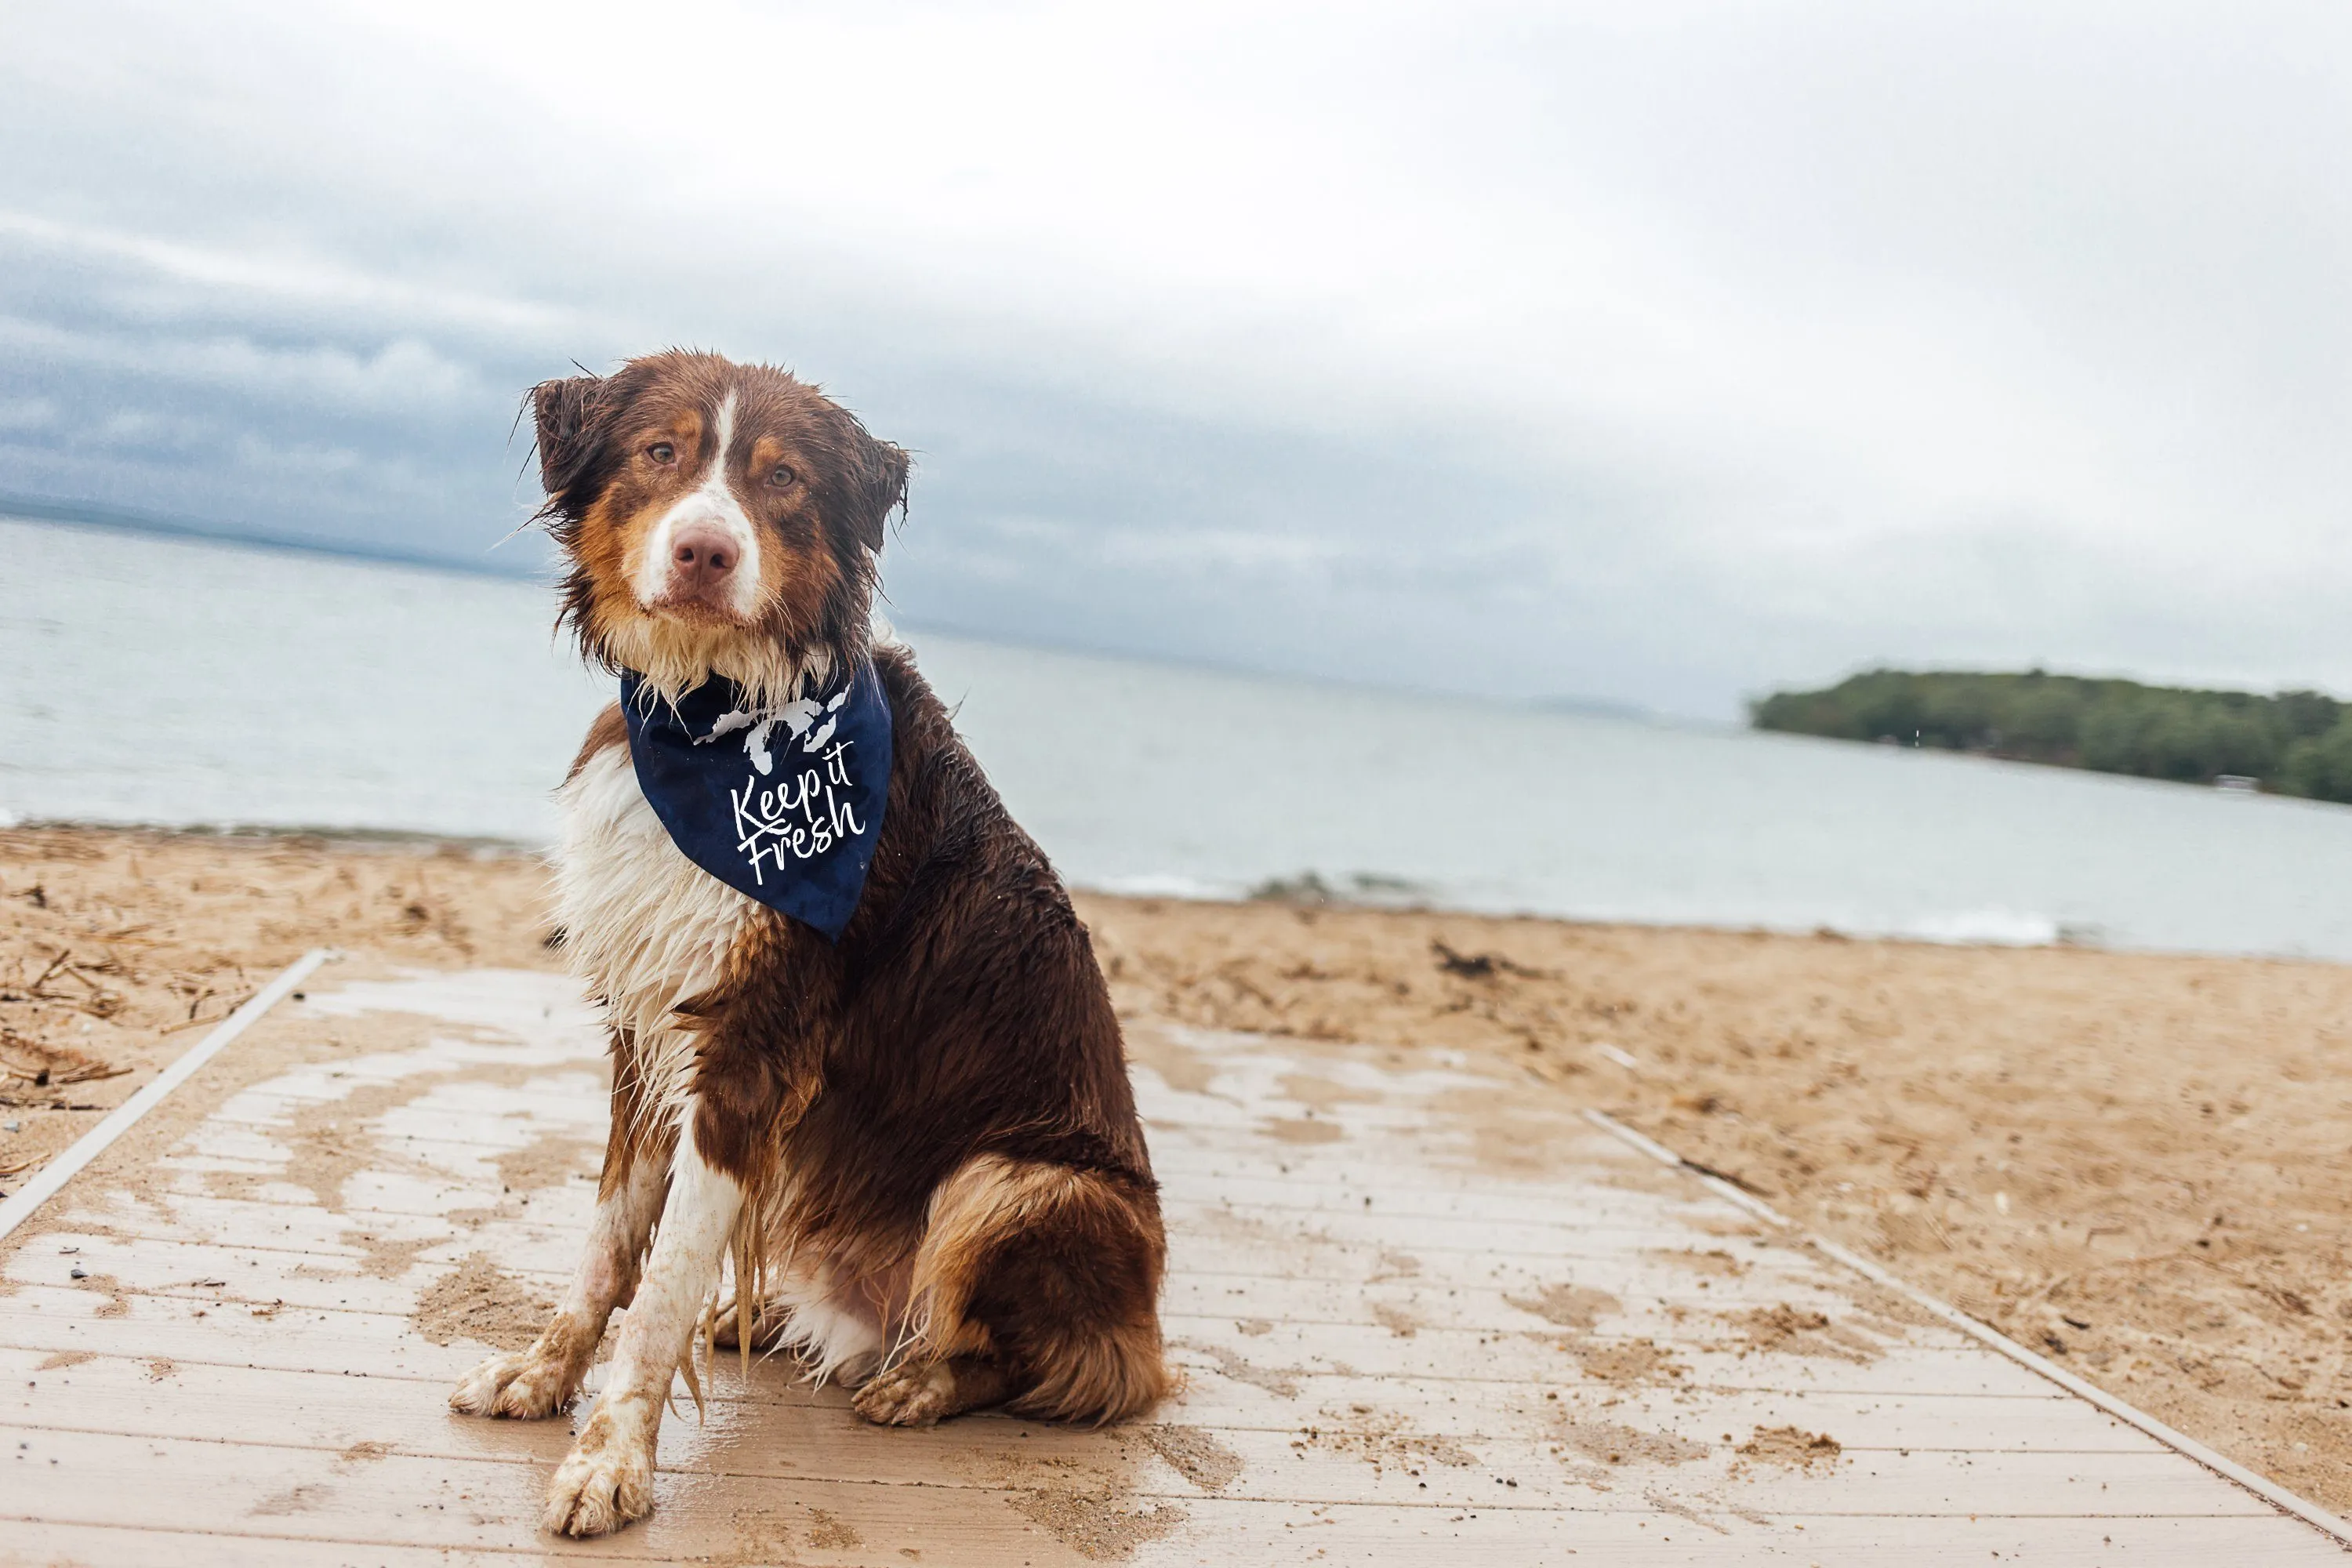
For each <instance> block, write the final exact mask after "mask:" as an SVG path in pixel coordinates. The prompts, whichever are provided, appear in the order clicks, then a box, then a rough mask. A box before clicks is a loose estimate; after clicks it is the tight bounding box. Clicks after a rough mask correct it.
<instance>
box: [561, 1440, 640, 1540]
mask: <svg viewBox="0 0 2352 1568" xmlns="http://www.w3.org/2000/svg"><path fill="white" fill-rule="evenodd" d="M653 1510H654V1445H653V1429H652V1427H651V1426H650V1424H648V1423H645V1422H641V1421H635V1420H632V1419H629V1418H628V1417H626V1416H624V1417H622V1418H620V1419H617V1420H616V1419H614V1413H613V1411H611V1410H609V1409H604V1408H600V1409H599V1410H598V1411H597V1412H596V1414H595V1415H592V1416H590V1417H589V1419H588V1428H587V1430H586V1431H584V1432H583V1433H581V1434H580V1441H579V1443H578V1444H577V1445H575V1446H574V1447H573V1448H572V1452H571V1453H570V1454H569V1455H568V1456H566V1457H565V1458H564V1461H563V1463H562V1465H560V1466H558V1467H557V1468H556V1471H555V1479H553V1480H552V1481H551V1482H549V1483H548V1487H547V1509H546V1511H545V1512H543V1513H542V1514H541V1516H540V1521H541V1523H542V1524H544V1525H545V1526H546V1527H547V1528H548V1529H549V1530H551V1531H553V1532H555V1533H556V1534H558V1535H608V1534H610V1533H612V1532H613V1531H616V1530H618V1529H620V1528H621V1527H622V1526H623V1525H625V1524H626V1523H628V1522H629V1521H631V1520H637V1519H643V1518H645V1517H646V1515H647V1514H649V1513H651V1512H653Z"/></svg>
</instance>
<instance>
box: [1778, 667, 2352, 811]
mask: <svg viewBox="0 0 2352 1568" xmlns="http://www.w3.org/2000/svg"><path fill="white" fill-rule="evenodd" d="M1748 718H1749V721H1750V722H1751V723H1753V724H1754V726H1755V727H1756V728H1757V729H1759V730H1780V731H1788V732H1790V733H1792V734H1799V735H1826V736H1830V737H1832V738H1833V739H1837V740H1844V741H1891V742H1897V743H1899V744H1902V745H1906V746H1908V745H1913V744H1917V745H1922V746H1935V747H1938V748H1941V749H1943V750H1946V751H1954V752H1979V753H1980V754H1983V755H1986V756H1994V757H2009V758H2013V759H2015V760H2017V761H2020V762H2029V763H2055V764H2056V765H2058V766H2060V767H2069V768H2089V769H2092V770H2094V771H2095V772H2098V773H2131V774H2135V775H2137V776H2138V777H2141V778H2151V779H2175V780H2179V782H2181V783H2184V784H2197V783H2204V784H2210V783H2211V782H2213V781H2214V780H2215V779H2218V778H2221V776H2223V775H2224V774H2236V775H2239V776H2242V777H2246V778H2252V779H2257V780H2259V781H2261V787H2263V789H2266V790H2271V791H2274V792H2276V793H2278V794H2281V795H2307V796H2310V797H2311V798H2313V799H2315V800H2336V801H2352V703H2344V702H2338V701H2337V700H2336V699H2334V698H2333V697H2328V696H2326V695H2324V694H2322V693H2320V692H2316V691H2282V692H2280V693H2278V694H2277V695H2276V696H2273V697H2262V696H2257V695H2256V694H2254V693H2253V692H2251V691H2195V690H2189V689H2183V688H2179V687H2171V686H2143V685H2141V684H2140V683H2139V682H2138V681H2136V680H2091V679H2084V678H2082V677H2080V676H2073V675H2049V674H2045V673H2044V672H2042V671H2041V670H2038V669H2036V670H2030V671H2028V672H2027V673H2025V674H2023V675H1975V674H1965V673H1953V672H1927V673H1920V674H1913V673H1911V672H1909V671H1907V670H1900V669H1874V670H1871V671H1869V672H1867V673H1866V674H1863V675H1856V676H1853V677H1851V678H1849V679H1845V680H1842V681H1840V682H1838V684H1837V685H1835V686H1832V687H1830V688H1828V689H1826V690H1822V691H1778V692H1774V693H1773V694H1772V695H1771V696H1769V697H1766V698H1763V699H1760V700H1757V701H1755V702H1751V703H1750V704H1749V705H1748Z"/></svg>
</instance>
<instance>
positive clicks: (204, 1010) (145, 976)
mask: <svg viewBox="0 0 2352 1568" xmlns="http://www.w3.org/2000/svg"><path fill="white" fill-rule="evenodd" d="M544 877H545V871H544V868H543V867H542V866H541V865H540V863H539V862H537V861H536V860H534V859H532V858H529V857H524V856H518V855H503V854H491V853H486V852H482V851H478V850H475V849H471V848H466V847H442V848H436V847H418V846H415V845H407V844H391V843H386V844H373V843H362V842H333V843H330V842H327V841H324V840H320V839H310V838H299V837H209V836H197V835H170V834H158V833H138V832H111V831H93V830H64V829H39V830H12V831H8V832H5V833H0V1059H5V1064H6V1067H7V1068H8V1070H9V1073H10V1075H11V1076H10V1077H9V1079H7V1081H6V1083H5V1089H0V1096H5V1101H6V1103H5V1108H0V1173H5V1174H0V1186H6V1187H12V1188H13V1186H14V1185H15V1184H16V1180H17V1179H20V1178H21V1176H22V1175H23V1174H24V1173H26V1172H27V1171H29V1170H31V1169H34V1168H37V1165H38V1164H39V1163H40V1162H41V1161H43V1160H44V1159H46V1158H47V1156H48V1155H50V1154H51V1153H53V1152H55V1151H56V1150H58V1149H59V1148H62V1147H64V1146H65V1145H66V1144H67V1143H68V1142H70V1141H71V1140H72V1139H73V1138H74V1137H76V1136H78V1135H79V1132H80V1131H83V1130H84V1129H86V1128H87V1127H88V1126H89V1125H90V1124H91V1123H92V1122H93V1121H95V1120H96V1119H97V1118H98V1117H99V1116H100V1115H101V1114H102V1113H103V1111H104V1110H105V1109H106V1108H108V1107H110V1106H112V1105H114V1104H116V1103H118V1102H119V1101H120V1100H121V1099H122V1098H124V1097H125V1096H126V1095H128V1094H129V1093H131V1091H132V1090H133V1089H136V1088H137V1087H138V1086H139V1085H140V1084H141V1083H142V1082H144V1081H146V1080H147V1079H148V1078H149V1077H151V1076H152V1073H153V1072H154V1071H155V1070H157V1069H158V1068H160V1067H161V1066H162V1065H163V1064H164V1063H166V1062H168V1061H169V1060H170V1059H172V1058H173V1057H174V1056H175V1055H176V1054H177V1053H178V1052H179V1051H181V1050H183V1049H184V1048H185V1047H187V1046H189V1045H191V1044H193V1043H194V1040H195V1039H197V1038H199V1037H201V1033H202V1026H203V1025H205V1023H207V1022H210V1021H212V1020H214V1019H216V1018H218V1017H219V1016H223V1015H224V1014H225V1013H226V1011H228V1010H229V1009H230V1008H231V1007H233V1006H234V1005H236V1003H237V1002H239V1001H240V1000H242V999H243V997H244V996H246V995H247V994H250V993H251V991H252V990H254V989H255V988H256V987H257V986H258V985H259V984H262V983H263V982H265V981H266V980H267V979H268V976H269V975H270V974H271V973H273V972H275V971H276V970H277V969H278V967H280V966H281V965H283V964H284V963H287V962H288V961H289V960H290V959H291V958H293V957H294V956H296V955H297V954H298V953H299V952H302V951H303V950H305V949H307V948H310V947H314V946H320V945H331V946H336V947H341V948H343V949H346V950H348V951H351V952H354V953H356V954H362V955H365V956H367V957H369V958H372V959H374V960H377V961H380V962H384V963H393V964H399V963H413V964H417V965H420V966H454V965H457V964H467V965H482V964H490V965H503V966H513V967H531V968H545V967H551V966H552V963H553V961H554V955H553V954H552V953H551V952H549V951H548V950H547V949H546V947H545V946H544V937H545V924H544V919H543V914H542V910H541V890H542V887H543V882H544ZM1079 902H1080V906H1081V910H1082V912H1083V913H1084V914H1085V916H1086V918H1087V921H1088V922H1089V923H1090V924H1091V925H1092V927H1093V929H1094V931H1095V933H1096V939H1097V948H1098V951H1099V952H1100V953H1101V956H1102V959H1103V962H1104V964H1105V967H1106V969H1107V970H1108V973H1109V974H1110V976H1111V981H1112V984H1113V987H1114V991H1115V994H1116V995H1117V997H1118V1003H1119V1005H1120V1009H1121V1012H1122V1015H1123V1016H1124V1017H1125V1018H1126V1020H1127V1023H1128V1027H1129V1037H1130V1041H1131V1047H1132V1050H1133V1052H1134V1054H1135V1055H1136V1056H1137V1057H1138V1058H1139V1059H1140V1060H1144V1061H1147V1062H1167V1061H1172V1060H1173V1059H1174V1058H1173V1056H1172V1055H1171V1052H1170V1048H1169V1047H1167V1046H1166V1045H1165V1044H1164V1043H1163V1042H1162V1041H1161V1039H1160V1026H1162V1025H1165V1024H1170V1023H1175V1024H1184V1025H1191V1026H1205V1027H1215V1028H1229V1029H1237V1030H1258V1031H1264V1032H1266V1033H1271V1034H1277V1035H1284V1036H1290V1037H1301V1038H1307V1039H1321V1040H1353V1041H1361V1042H1366V1043H1369V1044H1370V1045H1373V1046H1376V1047H1377V1046H1382V1045H1394V1046H1400V1047H1402V1046H1407V1045H1415V1046H1438V1047H1451V1048H1455V1049H1459V1050H1462V1051H1465V1052H1469V1053H1475V1054H1477V1055H1480V1056H1481V1057H1484V1058H1489V1059H1492V1060H1499V1061H1503V1062H1507V1063H1509V1064H1511V1065H1512V1069H1513V1070H1514V1071H1516V1072H1517V1073H1519V1074H1521V1075H1522V1076H1523V1077H1524V1079H1525V1080H1526V1082H1527V1084H1528V1093H1529V1094H1531V1095H1542V1096H1554V1097H1558V1100H1559V1103H1562V1104H1566V1105H1570V1106H1583V1105H1591V1106H1597V1107H1600V1108H1601V1109H1604V1110H1610V1111H1612V1112H1613V1113H1615V1114H1617V1115H1619V1116H1621V1117H1622V1118H1623V1119H1624V1120H1626V1121H1629V1122H1631V1123H1632V1124H1633V1125H1634V1126H1636V1127H1638V1128H1640V1129H1641V1130H1643V1131H1645V1132H1648V1133H1650V1134H1651V1135H1653V1136H1654V1137H1656V1138H1658V1139H1660V1140H1662V1141H1664V1142H1666V1143H1667V1144H1668V1145H1669V1146H1671V1147H1673V1148H1675V1150H1677V1151H1679V1152H1682V1153H1683V1154H1685V1155H1686V1156H1688V1157H1690V1158H1692V1159H1694V1160H1696V1161H1700V1162H1703V1163H1706V1164H1707V1165H1709V1166H1712V1167H1713V1168H1715V1169H1716V1170H1717V1171H1719V1172H1721V1173H1724V1174H1726V1175H1727V1176H1729V1177H1730V1178H1732V1179H1733V1180H1735V1181H1737V1182H1738V1183H1740V1184H1742V1185H1745V1186H1747V1187H1748V1188H1750V1189H1751V1190H1753V1191H1755V1192H1757V1193H1759V1194H1761V1195H1763V1196H1765V1197H1766V1198H1768V1199H1769V1201H1770V1202H1771V1203H1773V1204H1774V1205H1778V1206H1779V1207H1780V1208H1781V1209H1782V1210H1783V1211H1784V1212H1786V1213H1789V1214H1790V1215H1794V1216H1795V1217H1796V1218H1797V1219H1798V1220H1799V1221H1801V1223H1803V1224H1805V1225H1808V1226H1813V1227H1816V1228H1818V1229H1819V1230H1820V1231H1822V1233H1823V1234H1826V1235H1828V1236H1831V1237H1835V1238H1836V1239H1838V1240H1841V1241H1843V1242H1845V1243H1846V1244H1848V1245H1849V1246H1852V1247H1856V1248H1858V1249H1861V1250H1863V1251H1865V1252H1867V1253H1869V1254H1870V1255H1871V1256H1873V1257H1875V1258H1879V1259H1881V1260H1882V1261H1884V1262H1885V1263H1886V1264H1887V1265H1888V1266H1889V1267H1891V1268H1894V1269H1895V1270H1896V1271H1897V1272H1899V1273H1900V1274H1902V1275H1904V1276H1906V1278H1908V1279H1911V1280H1913V1281H1914V1282H1916V1283H1917V1284H1919V1285H1921V1286H1923V1287H1925V1288H1927V1289H1931V1290H1934V1291H1937V1292H1938V1293H1940V1294H1942V1295H1944V1296H1945V1297H1947V1298H1948V1299H1949V1300H1953V1301H1954V1302H1956V1303H1957V1304H1958V1305H1959V1306H1960V1307H1962V1308H1963V1309H1965V1310H1968V1311H1969V1312H1971V1313H1974V1314H1976V1315H1978V1316H1979V1317H1981V1318H1983V1319H1985V1320H1986V1321H1990V1322H1992V1323H1994V1324H1996V1325H1998V1326H1999V1327H2000V1328H2001V1329H2003V1330H2004V1331H2007V1332H2009V1333H2011V1334H2012V1335H2013V1336H2015V1337H2016V1338H2018V1339H2020V1340H2021V1341H2022V1342H2026V1343H2027V1344H2029V1345H2032V1346H2034V1347H2035V1348H2037V1349H2040V1350H2042V1352H2044V1353H2045V1354H2048V1355H2051V1356H2053V1358H2056V1359H2059V1360H2060V1361H2061V1362H2062V1363H2063V1364H2064V1365H2067V1366H2069V1367H2071V1368H2073V1369H2074V1370H2075V1371H2076V1372H2077V1373H2080V1374H2081V1375H2083V1376H2084V1377H2085V1378H2087V1379H2089V1380H2090V1381H2092V1382H2094V1383H2097V1384H2101V1385H2103V1386H2105V1387H2107V1388H2110V1389H2112V1390H2114V1391H2116V1393H2118V1394H2121V1395H2123V1396H2124V1397H2126V1398H2127V1399H2129V1400H2131V1401H2132V1402H2134V1403H2135V1404H2137V1405H2140V1406H2142V1407H2143V1408H2145V1409H2147V1410H2148V1411H2150V1412H2151V1413H2153V1414H2155V1415H2158V1416H2159V1417H2161V1418H2162V1419H2164V1420H2167V1421H2168V1422H2171V1423H2173V1424H2175V1425H2177V1426H2179V1427H2181V1428H2182V1429H2184V1430H2185V1431H2187V1432H2189V1433H2190V1434H2191V1435H2192V1436H2197V1437H2200V1438H2201V1439H2203V1440H2204V1441H2206V1442H2208V1443H2210V1444H2211V1445H2213V1446H2214V1447H2217V1448H2220V1449H2221V1451H2223V1452H2224V1453H2226V1454H2228V1455H2230V1456H2231V1457H2232V1458H2236V1459H2238V1460H2240V1461H2241V1462H2242V1463H2245V1464H2247V1465H2249V1466H2251V1467H2252V1468H2256V1469H2258V1470H2261V1471H2262V1472H2263V1473H2264V1474H2267V1475H2269V1476H2271V1477H2273V1478H2274V1479H2277V1480H2278V1481H2280V1482H2281V1483H2283V1484H2284V1485H2286V1486H2288V1487H2290V1488H2292V1489H2294V1490H2296V1491H2299V1492H2301V1493H2303V1494H2304V1495H2305V1496H2307V1497H2310V1498H2312V1499H2313V1500H2316V1501H2318V1502H2321V1503H2322V1504H2325V1505H2326V1506H2329V1507H2333V1508H2336V1509H2338V1510H2342V1509H2346V1508H2347V1507H2352V1478H2348V1477H2347V1466H2346V1460H2347V1458H2352V1429H2347V1417H2346V1415H2344V1414H2342V1413H2343V1412H2344V1411H2345V1410H2346V1409H2347V1399H2352V1383H2347V1379H2346V1375H2345V1373H2346V1369H2345V1366H2344V1361H2345V1350H2346V1347H2347V1340H2352V1289H2347V1286H2346V1284H2345V1283H2344V1279H2343V1273H2344V1271H2343V1268H2342V1256H2341V1255H2342V1252H2343V1238H2344V1235H2345V1228H2346V1221H2347V1201H2346V1196H2345V1189H2344V1185H2343V1184H2342V1183H2341V1182H2340V1181H2338V1180H2337V1179H2336V1172H2335V1169H2334V1162H2335V1158H2336V1156H2337V1155H2338V1154H2339V1153H2340V1151H2341V1150H2342V1148H2343V1147H2344V1145H2345V1142H2346V1141H2347V1130H2352V1090H2347V1086H2346V1084H2345V1082H2344V1081H2343V1080H2342V1079H2341V1078H2340V1076H2339V1075H2336V1074H2335V1073H2332V1072H2331V1071H2330V1068H2331V1066H2332V1062H2331V1059H2330V1058H2331V1056H2332V1055H2334V1054H2335V1053H2337V1052H2340V1051H2343V1050H2344V1049H2346V1048H2347V1030H2352V969H2347V968H2343V967H2337V966H2332V965H2323V964H2305V963H2270V962H2255V961H2241V960H2212V959H2197V958H2168V957H2153V956H2143V955H2134V954H2121V953H2110V952H2095V951H2084V950H2075V949H2065V948H2044V949H2024V950H2017V949H1985V948H1959V947H1939V946H1927V945H1916V944H1903V943H1890V942H1850V941H1844V940H1839V939H1834V938H1811V939H1809V938H1791V937H1773V936H1763V935H1757V934H1749V933H1740V932H1722V931H1682V930H1659V929H1646V928H1633V927H1622V926H1579V925H1571V924H1565V923H1560V922H1555V921H1534V920H1490V919H1481V918H1475V917H1469V916H1461V915H1450V914H1436V913H1399V912H1374V911H1366V910H1345V909H1330V908H1313V907H1294V906H1287V905H1282V904H1274V903H1252V904H1244V905H1220V904H1202V903H1181V902H1172V901H1161V900H1123V899H1113V898H1107V897H1101V896H1094V895H1087V896H1083V897H1081V899H1080V900H1079ZM1510 1131H1511V1130H1510V1128H1509V1127H1508V1126H1506V1125H1498V1126H1497V1127H1496V1137H1497V1138H1498V1139H1501V1138H1507V1137H1508V1136H1509V1135H1510Z"/></svg>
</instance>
